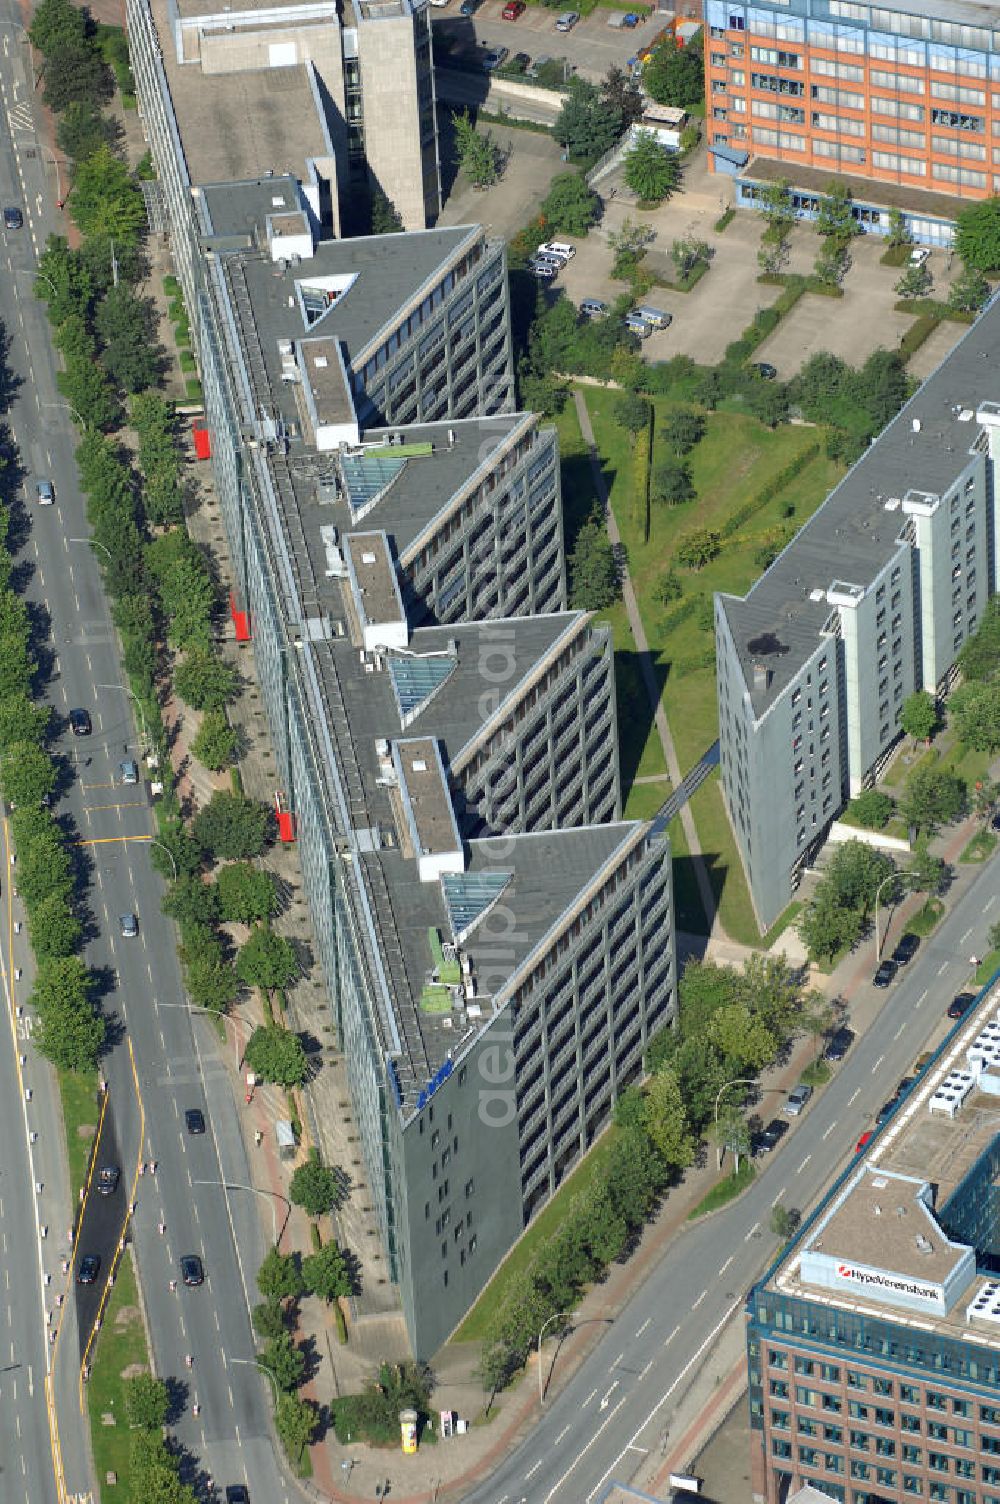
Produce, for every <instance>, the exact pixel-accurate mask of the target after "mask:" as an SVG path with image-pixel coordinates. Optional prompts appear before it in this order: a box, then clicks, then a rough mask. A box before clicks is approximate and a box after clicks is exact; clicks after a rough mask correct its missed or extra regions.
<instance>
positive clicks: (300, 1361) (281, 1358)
mask: <svg viewBox="0 0 1000 1504" xmlns="http://www.w3.org/2000/svg"><path fill="white" fill-rule="evenodd" d="M258 1362H259V1363H260V1366H261V1368H263V1369H265V1370H266V1372H267V1373H269V1374H270V1375H271V1376H272V1378H273V1379H274V1382H275V1383H276V1384H277V1386H278V1388H279V1389H283V1390H285V1391H286V1393H288V1394H291V1393H292V1391H293V1390H295V1389H298V1387H299V1385H300V1384H301V1383H302V1379H303V1376H304V1374H305V1370H306V1355H305V1353H304V1352H303V1351H302V1349H301V1348H300V1347H296V1346H295V1343H294V1341H293V1339H292V1336H291V1333H290V1332H281V1333H280V1334H279V1335H278V1336H277V1337H272V1338H271V1341H270V1342H269V1343H268V1344H267V1346H266V1347H265V1349H264V1351H263V1352H262V1353H261V1355H260V1357H259V1359H258Z"/></svg>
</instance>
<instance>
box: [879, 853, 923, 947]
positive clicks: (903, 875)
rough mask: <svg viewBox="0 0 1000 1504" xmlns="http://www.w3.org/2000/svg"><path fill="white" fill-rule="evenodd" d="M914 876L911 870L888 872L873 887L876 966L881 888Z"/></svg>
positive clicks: (880, 943) (880, 944) (880, 945)
mask: <svg viewBox="0 0 1000 1504" xmlns="http://www.w3.org/2000/svg"><path fill="white" fill-rule="evenodd" d="M914 877H915V874H914V873H913V872H889V873H887V874H886V876H885V877H883V879H882V881H881V882H880V883H879V885H878V887H877V888H876V889H875V965H876V966H877V965H878V964H879V962H880V961H881V959H882V935H881V934H880V933H879V917H878V903H879V899H880V898H881V896H882V889H883V888H886V887H888V885H889V884H890V883H896V882H899V883H903V882H906V880H907V879H909V880H910V882H912V881H913V879H914ZM885 931H886V934H888V933H889V926H888V925H886V927H885Z"/></svg>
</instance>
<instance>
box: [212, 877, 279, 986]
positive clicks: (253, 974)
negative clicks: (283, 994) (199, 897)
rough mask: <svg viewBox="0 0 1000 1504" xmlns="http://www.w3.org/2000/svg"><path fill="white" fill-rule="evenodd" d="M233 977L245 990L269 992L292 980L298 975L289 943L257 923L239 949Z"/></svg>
mask: <svg viewBox="0 0 1000 1504" xmlns="http://www.w3.org/2000/svg"><path fill="white" fill-rule="evenodd" d="M220 877H221V873H220ZM236 975H237V976H238V977H239V979H240V981H241V982H242V983H243V984H244V986H246V987H259V988H260V989H261V991H262V992H273V991H274V990H275V988H277V987H287V986H289V984H290V983H291V982H293V981H294V980H295V978H296V977H297V976H298V975H299V963H298V960H297V959H296V956H295V951H294V949H293V948H292V945H291V943H290V942H289V941H288V940H286V939H285V937H284V936H283V935H276V934H275V933H274V931H273V930H272V929H270V928H269V927H268V926H266V925H263V924H258V925H255V926H254V929H253V931H252V932H251V935H250V938H249V940H248V941H247V942H246V944H245V945H243V946H241V947H240V953H239V955H238V956H237V958H236Z"/></svg>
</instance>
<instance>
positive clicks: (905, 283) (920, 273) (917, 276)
mask: <svg viewBox="0 0 1000 1504" xmlns="http://www.w3.org/2000/svg"><path fill="white" fill-rule="evenodd" d="M933 286H934V278H933V276H932V275H931V269H930V267H929V266H928V265H927V263H926V262H924V264H923V265H922V266H908V267H907V268H906V270H905V272H904V273H903V275H902V276H901V277H900V279H899V281H898V282H897V283H896V286H895V292H896V293H897V295H898V296H899V297H901V298H903V299H905V300H906V301H907V302H909V301H910V299H912V298H925V297H926V296H927V294H928V293H929V292H930V290H931V288H932V287H933Z"/></svg>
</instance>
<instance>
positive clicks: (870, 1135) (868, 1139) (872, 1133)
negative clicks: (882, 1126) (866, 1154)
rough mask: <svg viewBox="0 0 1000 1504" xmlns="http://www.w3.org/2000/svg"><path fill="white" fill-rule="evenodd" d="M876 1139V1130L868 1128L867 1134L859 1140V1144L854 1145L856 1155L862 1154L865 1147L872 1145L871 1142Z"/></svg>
mask: <svg viewBox="0 0 1000 1504" xmlns="http://www.w3.org/2000/svg"><path fill="white" fill-rule="evenodd" d="M874 1137H875V1129H874V1128H867V1129H866V1130H865V1132H864V1133H863V1134H862V1135H861V1137H860V1138H859V1139H858V1141H857V1143H856V1144H855V1145H854V1152H855V1154H860V1153H861V1151H862V1149H863V1148H864V1147H865V1145H866V1144H868V1143H870V1142H871V1140H872V1139H873V1138H874Z"/></svg>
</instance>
